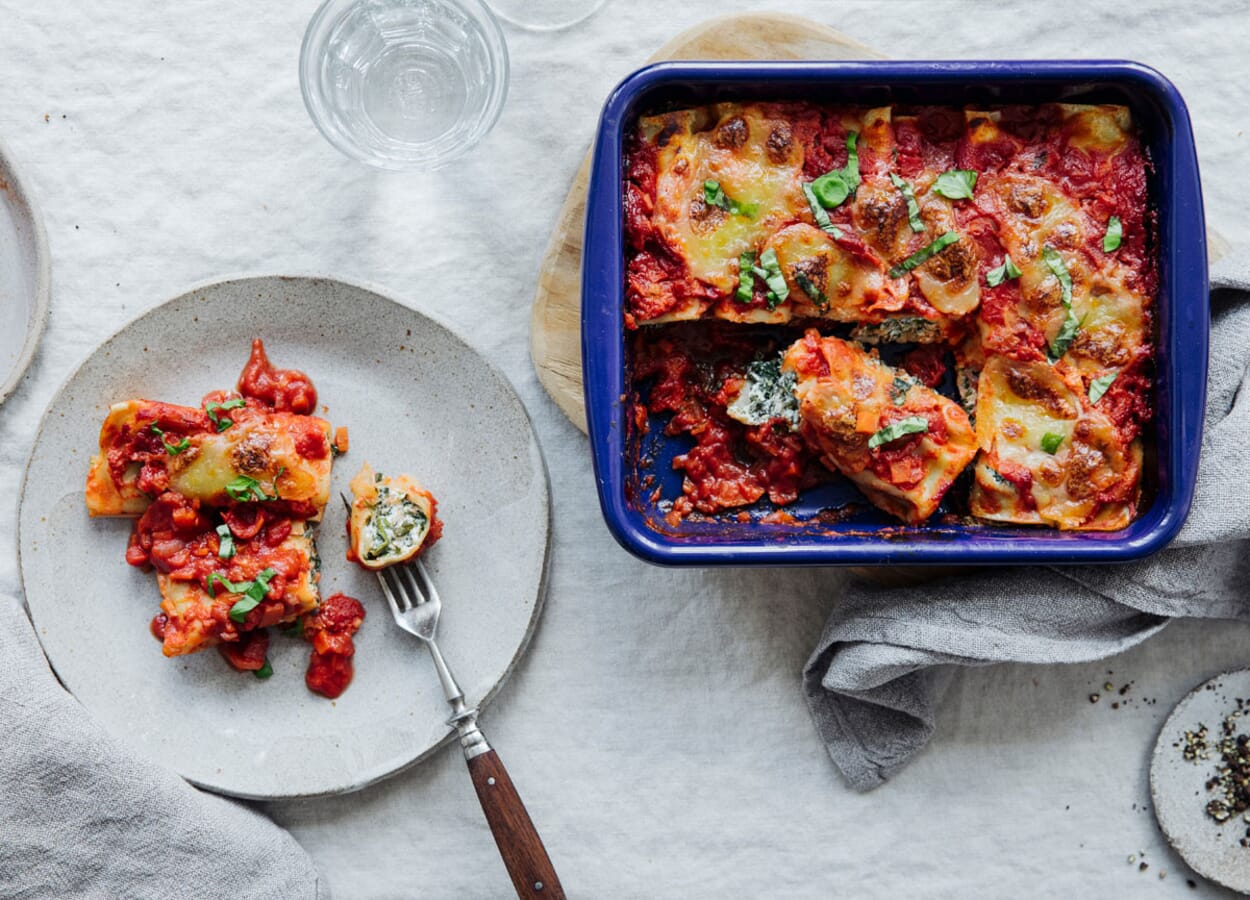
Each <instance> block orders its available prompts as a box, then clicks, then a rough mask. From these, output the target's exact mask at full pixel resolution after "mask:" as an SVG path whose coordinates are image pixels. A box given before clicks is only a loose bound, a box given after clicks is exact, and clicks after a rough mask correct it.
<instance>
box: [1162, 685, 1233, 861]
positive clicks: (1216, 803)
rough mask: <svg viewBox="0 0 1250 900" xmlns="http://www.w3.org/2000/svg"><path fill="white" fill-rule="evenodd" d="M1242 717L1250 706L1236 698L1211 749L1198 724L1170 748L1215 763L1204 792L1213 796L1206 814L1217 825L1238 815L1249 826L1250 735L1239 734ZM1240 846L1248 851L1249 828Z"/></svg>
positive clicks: (1203, 726) (1186, 757) (1192, 758)
mask: <svg viewBox="0 0 1250 900" xmlns="http://www.w3.org/2000/svg"><path fill="white" fill-rule="evenodd" d="M1243 715H1245V716H1247V717H1250V703H1247V701H1246V700H1244V699H1240V698H1239V699H1238V700H1237V708H1236V709H1234V710H1233V711H1232V712H1231V713H1229V714H1228V715H1227V716H1225V717H1224V721H1223V722H1221V723H1220V737H1219V741H1218V742H1216V743H1215V744H1214V745H1212V743H1211V740H1210V735H1209V733H1208V731H1207V726H1206V725H1203V724H1201V723H1199V725H1198V728H1197V729H1196V730H1194V731H1186V732H1185V734H1184V735H1183V737H1182V739H1181V740H1180V741H1177V742H1176V743H1175V744H1173V746H1177V747H1180V748H1181V754H1182V755H1183V756H1184V757H1185V759H1187V760H1189V761H1190V762H1200V761H1204V760H1209V759H1212V758H1216V759H1217V763H1216V769H1215V774H1214V775H1213V776H1211V777H1210V778H1209V779H1207V782H1206V789H1207V792H1208V793H1210V794H1214V795H1215V796H1214V797H1212V798H1211V799H1210V800H1209V801H1207V805H1206V811H1207V815H1208V816H1210V817H1211V818H1212V819H1213V820H1215V821H1216V822H1218V823H1220V824H1223V823H1225V822H1227V821H1229V820H1230V819H1232V818H1233V817H1234V816H1238V815H1240V816H1241V817H1242V822H1243V823H1250V735H1247V734H1243V733H1239V731H1238V728H1239V726H1240V724H1241V718H1242V716H1243ZM1239 843H1240V844H1241V846H1243V847H1250V827H1248V828H1246V830H1245V834H1244V835H1243V837H1242V838H1241V839H1240V841H1239Z"/></svg>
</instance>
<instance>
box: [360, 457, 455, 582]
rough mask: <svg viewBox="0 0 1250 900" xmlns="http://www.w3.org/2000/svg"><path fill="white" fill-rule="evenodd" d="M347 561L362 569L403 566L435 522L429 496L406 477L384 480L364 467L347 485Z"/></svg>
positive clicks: (386, 478)
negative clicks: (348, 515) (355, 563)
mask: <svg viewBox="0 0 1250 900" xmlns="http://www.w3.org/2000/svg"><path fill="white" fill-rule="evenodd" d="M350 486H351V490H352V504H351V506H352V510H351V518H350V520H349V522H348V532H349V536H350V542H351V553H350V555H349V557H350V558H351V559H353V560H355V561H356V562H358V563H360V564H361V565H362V566H364V567H365V568H366V569H373V570H377V569H384V568H386V567H387V566H393V565H395V564H396V563H402V562H407V561H408V560H410V559H412V558H413V557H415V556H416V555H417V554H418V553H420V552H421V549H422V548H423V547H424V546H425V541H426V538H427V537H429V535H430V530H431V527H432V525H433V523H434V521H435V501H434V497H433V495H432V494H430V492H429V491H427V490H425V488H423V487H421V485H420V484H419V483H418V482H416V481H414V480H413V479H411V478H409V477H408V476H407V475H396V476H394V477H387V476H384V475H382V474H381V473H375V472H374V471H373V469H372V468H371V467H370V466H369V464H368V463H365V465H364V467H363V468H362V469H361V470H360V472H359V473H358V474H357V475H356V477H355V478H353V479H352V481H351V485H350Z"/></svg>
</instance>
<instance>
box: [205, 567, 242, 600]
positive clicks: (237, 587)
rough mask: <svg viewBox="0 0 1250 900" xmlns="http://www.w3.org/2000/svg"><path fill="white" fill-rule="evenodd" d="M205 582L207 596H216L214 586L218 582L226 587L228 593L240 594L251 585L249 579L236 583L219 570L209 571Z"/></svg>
mask: <svg viewBox="0 0 1250 900" xmlns="http://www.w3.org/2000/svg"><path fill="white" fill-rule="evenodd" d="M205 583H206V584H207V585H208V596H210V597H216V596H217V587H216V586H217V585H219V584H220V585H221V586H222V587H224V588H225V589H226V593H228V594H242V593H243V592H244V591H246V590H247V589H248V588H250V587H251V586H252V583H251V582H250V581H240V582H239V583H238V584H235V583H234V582H233V581H231V580H230V579H229V578H227V577H226V576H225V575H222V574H221V573H220V572H209V573H208V580H207V581H206V582H205Z"/></svg>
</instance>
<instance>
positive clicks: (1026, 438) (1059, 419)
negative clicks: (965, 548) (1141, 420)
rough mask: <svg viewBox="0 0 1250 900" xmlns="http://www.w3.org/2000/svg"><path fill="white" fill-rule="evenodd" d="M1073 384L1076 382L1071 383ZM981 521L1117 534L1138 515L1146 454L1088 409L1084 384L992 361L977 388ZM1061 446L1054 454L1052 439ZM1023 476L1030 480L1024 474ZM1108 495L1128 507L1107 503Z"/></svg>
mask: <svg viewBox="0 0 1250 900" xmlns="http://www.w3.org/2000/svg"><path fill="white" fill-rule="evenodd" d="M1069 377H1070V378H1071V377H1072V376H1069ZM976 420H977V427H976V431H977V444H978V445H979V446H980V448H981V454H982V455H981V457H980V458H979V459H978V461H977V468H976V479H975V482H974V485H973V490H972V497H971V509H972V513H973V515H975V516H979V517H981V518H984V519H990V520H993V521H998V522H1016V523H1024V524H1038V523H1041V524H1047V525H1053V526H1057V527H1059V528H1062V529H1074V528H1085V529H1115V528H1121V527H1123V526H1124V525H1126V524H1128V522H1129V521H1130V520H1131V518H1132V515H1133V513H1134V512H1135V510H1136V500H1137V491H1136V484H1137V480H1138V477H1139V476H1140V470H1141V453H1140V448H1139V447H1136V446H1135V445H1130V446H1125V445H1124V443H1123V442H1122V440H1121V439H1120V437H1119V433H1118V431H1117V429H1116V428H1115V425H1114V424H1113V423H1112V422H1111V420H1110V419H1108V418H1107V417H1106V416H1105V415H1104V414H1103V413H1102V412H1101V411H1100V410H1099V409H1098V408H1097V407H1096V406H1092V405H1090V404H1089V403H1087V402H1085V400H1084V395H1083V387H1082V385H1081V382H1080V379H1079V377H1077V378H1072V380H1071V381H1069V380H1067V379H1065V377H1064V375H1063V374H1062V373H1061V371H1060V370H1058V369H1056V368H1055V367H1053V366H1051V365H1049V364H1048V363H1045V362H1027V363H1026V362H1018V361H1014V360H1009V359H1007V358H1006V357H991V358H990V359H989V360H988V361H987V362H986V365H985V368H984V369H983V370H982V372H981V375H980V378H979V380H978V384H977V415H976ZM1048 435H1049V436H1052V437H1051V438H1050V440H1052V441H1053V440H1055V439H1056V438H1057V439H1058V443H1057V447H1056V449H1055V452H1054V453H1049V452H1047V450H1046V449H1045V447H1044V444H1045V442H1046V440H1047V439H1048V438H1047V436H1048ZM1022 473H1023V474H1022ZM1107 495H1116V496H1120V497H1122V498H1123V499H1118V500H1113V501H1111V502H1106V501H1105V500H1104V499H1103V497H1104V496H1107Z"/></svg>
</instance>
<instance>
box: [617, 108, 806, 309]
mask: <svg viewBox="0 0 1250 900" xmlns="http://www.w3.org/2000/svg"><path fill="white" fill-rule="evenodd" d="M707 112H708V113H709V114H710V115H711V119H710V120H709V119H707V118H705V117H704V115H703V114H702V113H703V111H699V110H688V111H684V112H680V113H670V114H668V115H664V116H656V117H652V118H644V119H642V120H641V121H640V123H639V128H640V130H641V131H642V133H643V135H644V137H646V138H648V139H650V140H651V141H653V142H654V143H655V144H656V146H657V148H658V150H657V162H658V171H659V175H658V178H657V182H656V203H655V213H654V216H653V222H654V224H655V227H656V228H657V230H659V232H660V233H661V234H662V235H663V237H664V240H665V242H666V243H667V244H668V245H669V247H671V248H672V249H673V250H674V251H676V252H677V253H678V254H679V255H680V256H681V258H682V259H684V260H685V261H686V265H687V266H688V268H689V269H690V274H691V275H693V276H694V277H695V278H698V279H699V280H701V281H705V282H707V283H708V284H710V285H713V286H714V287H716V288H718V289H719V290H721V291H723V292H725V293H729V292H731V291H732V290H733V289H734V288H735V287H736V286H737V283H738V269H737V262H738V257H739V256H740V255H741V254H742V253H743V252H745V251H747V250H754V249H756V248H758V247H759V246H760V245H761V244H762V243H763V242H764V240H765V238H767V237H768V235H770V234H772V233H773V232H774V231H776V230H777V229H778V228H779V227H780V226H782V225H784V224H786V223H787V222H793V221H795V220H797V219H798V218H799V217H800V214H801V212H802V210H804V209H805V208H806V206H807V201H806V200H805V199H804V197H803V191H802V188H801V187H800V178H799V175H800V173H801V172H802V169H803V150H802V147H800V146H799V144H798V142H797V141H796V140H795V139H794V136H793V134H792V132H791V126H790V123H789V122H788V121H787V120H786V119H784V118H774V117H770V116H769V115H767V114H766V113H765V112H764V110H763V108H762V107H760V106H758V105H743V104H732V103H726V104H720V105H718V106H716V107H714V108H712V109H711V110H709V111H707ZM703 126H710V127H709V128H708V130H702V129H703ZM707 181H716V182H718V183H719V184H720V186H721V190H723V191H724V192H725V196H726V197H727V198H729V199H730V200H732V201H734V202H735V203H738V204H741V205H746V206H750V207H754V212H752V213H751V214H749V215H735V214H733V213H731V212H729V211H728V210H724V209H721V208H719V207H717V206H712V205H710V204H708V203H707V202H706V201H705V198H704V183H705V182H707ZM676 317H680V316H676Z"/></svg>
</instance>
